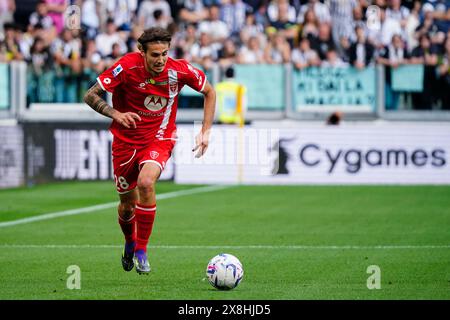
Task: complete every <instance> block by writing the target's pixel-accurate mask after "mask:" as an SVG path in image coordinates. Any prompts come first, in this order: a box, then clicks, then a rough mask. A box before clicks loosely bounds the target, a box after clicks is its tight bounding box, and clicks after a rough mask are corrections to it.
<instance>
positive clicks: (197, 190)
mask: <svg viewBox="0 0 450 320" xmlns="http://www.w3.org/2000/svg"><path fill="white" fill-rule="evenodd" d="M230 187H231V186H224V185H215V186H206V187H199V188H193V189H187V190H179V191H173V192H167V193H162V194H160V195H157V196H156V200H164V199H170V198H176V197H181V196H187V195H191V194H197V193H206V192H213V191H218V190H222V189H227V188H230ZM117 204H118V202H117V201H114V202H108V203H103V204H98V205H95V206H89V207H84V208H77V209H70V210H64V211H58V212H52V213H45V214H41V215H38V216H34V217H28V218H23V219H17V220H12V221H5V222H0V228H4V227H10V226H16V225H19V224H25V223H31V222H35V221H42V220H48V219H54V218H59V217H66V216H73V215H77V214H83V213H89V212H94V211H99V210H104V209H111V208H114V207H116V206H117Z"/></svg>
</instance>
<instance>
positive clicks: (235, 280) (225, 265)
mask: <svg viewBox="0 0 450 320" xmlns="http://www.w3.org/2000/svg"><path fill="white" fill-rule="evenodd" d="M206 276H207V277H208V281H209V283H210V284H211V285H212V286H213V287H214V288H216V289H219V290H231V289H234V288H236V287H237V286H238V285H239V283H240V282H241V281H242V278H243V277H244V268H243V267H242V263H241V262H240V261H239V259H238V258H236V257H235V256H233V255H232V254H228V253H221V254H218V255H217V256H215V257H214V258H212V259H211V260H210V261H209V263H208V267H207V268H206Z"/></svg>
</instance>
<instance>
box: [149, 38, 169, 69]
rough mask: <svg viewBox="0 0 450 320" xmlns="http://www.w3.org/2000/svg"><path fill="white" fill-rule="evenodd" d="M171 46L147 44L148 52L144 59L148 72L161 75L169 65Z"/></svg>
mask: <svg viewBox="0 0 450 320" xmlns="http://www.w3.org/2000/svg"><path fill="white" fill-rule="evenodd" d="M168 53H169V44H168V43H167V42H154V43H147V51H146V52H144V58H145V61H146V63H147V70H148V71H150V72H153V73H161V72H162V71H163V70H164V68H165V66H166V63H167V58H168Z"/></svg>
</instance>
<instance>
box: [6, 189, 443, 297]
mask: <svg viewBox="0 0 450 320" xmlns="http://www.w3.org/2000/svg"><path fill="white" fill-rule="evenodd" d="M157 187H158V194H164V193H168V192H173V191H176V190H180V189H193V188H198V186H187V185H175V184H173V183H168V182H160V183H159V184H158V186H157ZM116 198H117V196H116V194H115V191H114V186H113V184H112V183H111V182H88V183H81V182H78V183H56V184H49V185H43V186H37V187H34V188H30V189H27V188H23V189H10V190H0V201H1V207H0V299H2V300H3V299H182V300H184V299H202V300H203V299H295V300H300V299H450V187H449V186H232V187H228V188H225V189H222V190H217V191H211V192H207V193H197V194H191V195H183V196H179V197H174V198H170V199H161V200H159V201H158V212H157V218H156V222H155V227H154V231H153V235H152V237H151V239H150V245H149V260H150V264H151V266H152V269H153V270H152V273H151V274H150V275H149V276H139V275H138V274H137V273H136V272H135V271H134V270H133V271H132V272H129V273H127V272H124V271H123V270H122V267H121V263H120V255H121V250H122V244H123V237H122V234H121V231H120V228H119V225H118V223H117V213H116V209H115V208H110V209H103V210H98V211H94V212H89V213H83V214H77V215H71V216H64V217H58V218H54V219H48V220H42V221H34V222H29V223H24V224H18V225H10V226H1V223H4V222H6V221H12V220H17V219H24V218H28V217H32V216H39V215H41V214H46V213H52V212H60V211H64V210H69V209H77V208H83V207H88V206H92V205H97V204H103V203H111V202H114V201H116ZM221 252H226V253H231V254H234V255H236V256H237V257H238V258H239V259H240V260H241V262H242V263H243V266H244V270H245V275H244V279H243V281H242V283H241V284H240V285H239V287H238V288H236V289H235V290H232V291H226V292H223V291H218V290H215V289H214V288H213V287H211V286H210V285H209V283H208V282H207V281H206V280H204V278H205V270H206V265H207V263H208V261H209V259H210V258H212V257H213V256H214V255H216V254H218V253H221ZM70 265H77V266H79V268H80V270H81V289H80V290H69V289H68V288H67V287H66V282H67V279H68V277H69V276H70V274H68V273H66V270H67V267H68V266H70ZM371 265H376V266H379V268H380V271H381V288H380V289H374V290H369V289H368V288H367V279H368V278H369V277H370V276H371V274H370V273H367V268H368V267H369V266H371Z"/></svg>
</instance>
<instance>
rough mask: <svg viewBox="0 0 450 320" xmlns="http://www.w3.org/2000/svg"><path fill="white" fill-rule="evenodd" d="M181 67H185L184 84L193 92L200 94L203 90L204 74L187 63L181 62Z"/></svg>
mask: <svg viewBox="0 0 450 320" xmlns="http://www.w3.org/2000/svg"><path fill="white" fill-rule="evenodd" d="M182 62H183V65H185V68H186V70H185V76H184V83H185V84H187V85H188V86H189V87H191V88H192V89H194V90H195V91H199V92H201V91H202V90H203V89H204V88H205V84H206V75H205V73H204V72H203V71H202V70H200V69H197V68H195V67H194V66H192V65H191V64H189V63H188V62H187V61H185V60H182Z"/></svg>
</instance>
